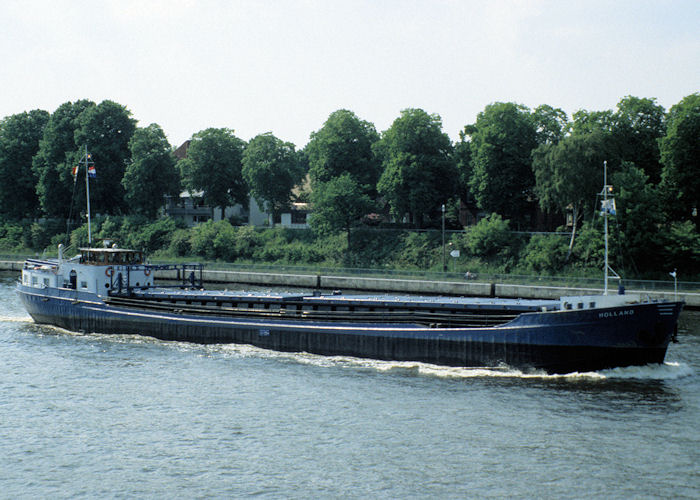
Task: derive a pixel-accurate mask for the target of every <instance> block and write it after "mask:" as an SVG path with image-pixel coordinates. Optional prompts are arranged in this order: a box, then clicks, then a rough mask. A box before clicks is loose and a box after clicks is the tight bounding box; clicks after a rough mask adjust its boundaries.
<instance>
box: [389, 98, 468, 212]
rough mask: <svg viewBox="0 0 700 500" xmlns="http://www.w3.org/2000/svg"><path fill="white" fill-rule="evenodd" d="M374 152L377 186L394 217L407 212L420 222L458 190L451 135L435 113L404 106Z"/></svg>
mask: <svg viewBox="0 0 700 500" xmlns="http://www.w3.org/2000/svg"><path fill="white" fill-rule="evenodd" d="M375 151H376V153H377V155H378V157H379V158H380V159H381V160H382V175H381V177H380V178H379V183H378V184H377V189H378V191H379V193H380V194H381V195H382V196H383V197H384V198H385V199H386V200H387V201H388V202H389V206H390V207H391V211H392V213H393V214H394V216H396V217H399V218H400V217H403V216H404V215H405V214H409V216H410V217H411V220H412V221H413V222H414V223H416V224H419V225H423V223H424V219H425V216H430V215H433V214H436V213H439V211H440V206H441V204H442V203H446V202H447V200H448V199H449V198H451V197H452V196H454V195H455V194H456V193H457V189H458V185H457V183H456V182H455V180H456V179H457V178H458V173H457V166H456V163H455V159H454V156H453V147H452V143H451V142H450V138H449V137H448V136H447V134H445V133H444V132H443V131H442V121H441V119H440V116H438V115H436V114H432V115H431V114H428V113H426V112H425V111H423V110H422V109H405V110H403V111H402V112H401V116H399V117H398V118H397V119H396V120H394V123H392V125H391V127H389V129H388V130H386V131H385V132H384V133H383V134H382V138H381V139H380V140H379V142H377V144H376V146H375Z"/></svg>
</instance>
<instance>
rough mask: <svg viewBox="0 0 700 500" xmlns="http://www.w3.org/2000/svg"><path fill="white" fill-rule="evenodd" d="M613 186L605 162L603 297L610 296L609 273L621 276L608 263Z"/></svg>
mask: <svg viewBox="0 0 700 500" xmlns="http://www.w3.org/2000/svg"><path fill="white" fill-rule="evenodd" d="M612 189H613V187H612V186H609V185H608V162H607V161H604V162H603V192H602V193H601V195H602V197H603V201H602V202H601V203H602V206H603V207H602V210H601V215H602V216H603V219H604V221H605V290H604V291H603V295H607V294H608V277H609V276H608V271H609V272H611V273H612V274H613V275H614V276H615V277H616V278H617V279H620V275H619V274H617V273H616V272H615V271H614V270H613V268H612V267H610V263H609V261H608V214H609V213H610V212H611V211H612V213H615V209H614V207H615V199H614V198H611V199H610V200H608V194H609V193H612Z"/></svg>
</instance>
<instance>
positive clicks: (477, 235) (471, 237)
mask: <svg viewBox="0 0 700 500" xmlns="http://www.w3.org/2000/svg"><path fill="white" fill-rule="evenodd" d="M465 241H466V247H467V248H468V249H469V251H470V252H471V254H472V255H474V256H477V257H483V258H485V259H486V260H493V259H494V258H495V257H507V256H508V254H509V253H510V251H511V247H512V243H513V238H512V233H511V230H510V222H509V221H507V220H504V219H503V217H501V216H500V215H499V214H497V213H492V214H491V215H490V216H488V217H484V218H483V219H481V220H480V221H479V222H478V223H477V224H476V225H475V226H472V227H470V228H467V230H466V233H465Z"/></svg>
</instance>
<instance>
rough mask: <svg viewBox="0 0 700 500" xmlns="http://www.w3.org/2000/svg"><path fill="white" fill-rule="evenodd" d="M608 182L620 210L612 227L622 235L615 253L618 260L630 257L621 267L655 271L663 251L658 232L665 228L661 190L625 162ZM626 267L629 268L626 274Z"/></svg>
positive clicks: (629, 163) (636, 270) (642, 172)
mask: <svg viewBox="0 0 700 500" xmlns="http://www.w3.org/2000/svg"><path fill="white" fill-rule="evenodd" d="M609 179H610V182H611V184H612V186H613V187H614V190H615V191H614V192H615V194H614V196H615V204H616V207H617V216H616V217H615V218H614V224H613V226H612V227H613V231H614V230H617V231H619V234H615V236H616V239H617V241H620V243H621V247H620V248H617V249H615V250H616V253H617V254H618V255H619V256H624V257H627V258H626V259H624V260H620V263H621V264H627V265H629V266H630V267H631V268H632V269H633V270H634V271H635V272H636V273H639V272H644V271H647V270H653V269H654V268H655V267H657V266H658V259H659V256H660V255H661V254H662V250H663V248H662V247H663V243H664V242H663V238H662V232H661V231H660V230H659V228H661V227H662V226H665V225H666V221H665V218H664V214H663V212H662V211H661V209H660V199H659V195H658V190H657V188H656V187H655V186H653V185H652V184H651V183H650V182H649V176H648V175H647V174H645V173H644V171H642V169H641V168H638V167H637V166H635V164H633V163H631V162H624V163H623V164H622V167H621V170H620V171H618V172H614V173H613V174H612V175H610V177H609ZM624 267H627V266H623V270H624Z"/></svg>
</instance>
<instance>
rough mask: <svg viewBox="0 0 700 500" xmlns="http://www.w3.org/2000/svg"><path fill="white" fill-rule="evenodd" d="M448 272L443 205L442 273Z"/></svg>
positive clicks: (443, 208)
mask: <svg viewBox="0 0 700 500" xmlns="http://www.w3.org/2000/svg"><path fill="white" fill-rule="evenodd" d="M446 271H447V264H446V263H445V204H444V203H443V204H442V272H443V273H444V272H446Z"/></svg>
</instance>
